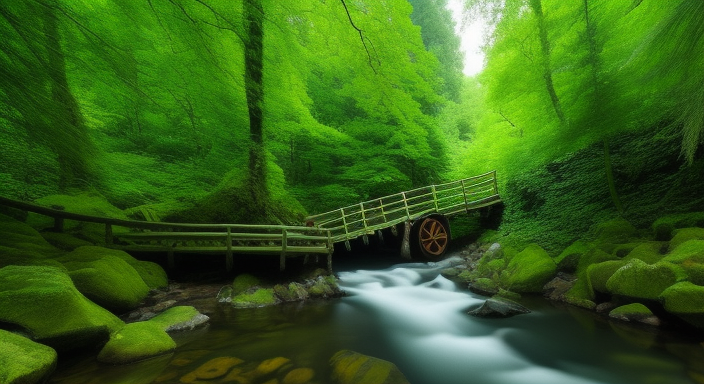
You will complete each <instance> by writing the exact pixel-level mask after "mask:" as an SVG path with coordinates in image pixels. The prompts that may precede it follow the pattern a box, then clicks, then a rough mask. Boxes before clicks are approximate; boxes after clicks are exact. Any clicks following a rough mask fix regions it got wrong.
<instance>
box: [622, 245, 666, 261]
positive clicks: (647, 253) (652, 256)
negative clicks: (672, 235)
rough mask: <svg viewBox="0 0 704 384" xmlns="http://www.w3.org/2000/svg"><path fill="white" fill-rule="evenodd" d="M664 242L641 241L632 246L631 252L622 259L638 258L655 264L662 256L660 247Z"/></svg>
mask: <svg viewBox="0 0 704 384" xmlns="http://www.w3.org/2000/svg"><path fill="white" fill-rule="evenodd" d="M665 244H666V243H662V242H653V241H651V242H647V243H641V244H639V245H638V246H637V247H635V248H633V250H632V251H631V252H629V253H628V255H627V256H626V257H624V258H623V260H626V261H628V260H633V259H638V260H640V261H644V262H646V263H648V264H655V263H657V262H658V261H660V260H661V259H662V258H663V254H662V252H661V251H662V249H663V248H664V246H665Z"/></svg>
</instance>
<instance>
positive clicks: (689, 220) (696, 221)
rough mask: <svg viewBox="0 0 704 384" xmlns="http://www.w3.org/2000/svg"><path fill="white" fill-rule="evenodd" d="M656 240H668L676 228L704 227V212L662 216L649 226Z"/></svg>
mask: <svg viewBox="0 0 704 384" xmlns="http://www.w3.org/2000/svg"><path fill="white" fill-rule="evenodd" d="M651 227H652V229H653V232H654V233H655V239H656V240H670V239H671V238H672V232H673V231H674V230H675V229H677V228H688V227H704V212H688V213H677V214H672V215H667V216H663V217H661V218H659V219H657V220H655V222H654V223H653V225H652V226H651Z"/></svg>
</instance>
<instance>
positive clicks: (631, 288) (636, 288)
mask: <svg viewBox="0 0 704 384" xmlns="http://www.w3.org/2000/svg"><path fill="white" fill-rule="evenodd" d="M683 273H684V272H683V271H682V270H681V268H678V267H677V266H676V265H674V264H671V263H667V262H662V261H661V262H658V263H655V264H653V265H648V264H647V263H646V262H644V261H641V260H638V259H633V260H630V261H628V263H627V264H626V265H624V266H623V267H621V268H619V269H618V270H616V272H614V273H613V275H611V277H610V278H609V280H608V281H607V282H606V288H607V290H608V291H609V292H611V293H612V294H614V295H619V296H624V297H629V298H632V299H636V300H639V299H644V300H656V299H657V298H658V297H659V296H660V294H661V293H662V291H664V290H665V288H667V287H669V286H671V285H673V284H675V283H676V282H677V281H678V280H679V279H680V278H682V277H683Z"/></svg>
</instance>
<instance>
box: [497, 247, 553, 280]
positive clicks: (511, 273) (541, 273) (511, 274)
mask: <svg viewBox="0 0 704 384" xmlns="http://www.w3.org/2000/svg"><path fill="white" fill-rule="evenodd" d="M556 269H557V266H556V265H555V262H554V261H553V260H552V258H551V257H550V256H549V255H548V253H547V252H545V250H544V249H543V248H541V247H540V246H539V245H537V244H531V245H529V246H528V247H526V248H525V249H524V250H523V251H521V252H519V253H518V254H516V255H515V256H514V257H513V258H511V261H510V262H509V263H508V265H507V267H506V269H505V270H504V271H503V272H502V273H501V285H502V286H504V287H505V288H506V289H508V290H510V291H513V292H542V290H543V286H544V285H545V284H546V283H547V282H548V281H550V280H551V279H552V278H553V277H554V276H555V272H556Z"/></svg>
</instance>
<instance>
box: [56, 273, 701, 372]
mask: <svg viewBox="0 0 704 384" xmlns="http://www.w3.org/2000/svg"><path fill="white" fill-rule="evenodd" d="M442 268H443V265H442V264H433V263H430V264H399V265H395V266H393V267H390V268H388V269H384V270H350V271H345V272H339V277H340V280H341V286H342V288H343V289H344V290H345V291H347V293H348V296H347V297H344V298H342V299H336V300H330V301H317V302H307V303H296V304H286V305H279V306H274V307H267V308H260V309H237V310H235V309H233V308H231V307H230V306H228V305H224V304H217V303H215V304H214V305H213V308H214V309H213V312H212V313H210V314H209V315H210V316H211V323H210V325H209V326H207V327H206V328H202V329H198V330H195V331H190V332H183V333H177V334H174V335H173V336H174V339H175V340H176V341H177V343H178V348H177V350H176V352H175V353H174V354H171V355H167V356H163V357H159V358H155V359H150V360H148V361H144V362H141V363H137V364H132V365H128V366H106V365H102V364H99V363H97V362H95V359H94V357H87V356H74V357H71V358H69V359H66V360H64V361H60V363H59V367H58V368H57V371H56V373H55V374H54V375H53V377H52V379H51V382H52V383H66V384H69V383H70V384H80V383H102V384H117V383H120V384H122V383H130V384H141V383H145V384H146V383H152V382H159V383H178V382H179V381H180V380H182V379H183V378H184V377H186V376H185V375H187V374H188V373H189V372H191V371H193V370H195V369H196V368H197V367H199V366H200V365H202V364H203V363H205V362H206V361H209V360H211V359H213V358H216V357H221V356H232V357H237V358H240V359H243V360H244V361H245V362H247V363H246V364H250V365H252V366H256V364H258V362H261V361H263V360H265V359H271V358H274V357H285V358H286V359H289V360H290V362H291V363H292V364H294V366H296V367H306V368H311V369H312V370H313V371H314V372H315V376H314V378H313V381H311V383H327V382H328V377H329V375H330V368H329V366H328V360H329V358H330V357H331V356H332V355H333V354H334V353H335V352H336V351H338V350H340V349H351V350H354V351H357V352H360V353H363V354H366V355H370V356H374V357H378V358H382V359H385V360H388V361H391V362H393V363H395V364H396V365H397V366H398V367H399V369H400V370H401V371H402V372H403V373H404V374H405V375H406V377H407V378H408V380H409V381H410V382H411V383H413V384H430V383H444V384H453V383H458V384H459V383H462V384H473V383H476V384H494V383H495V384H530V383H536V384H538V383H540V384H552V383H554V384H586V383H619V384H632V383H643V384H658V383H662V384H680V383H694V382H696V381H694V380H693V378H699V379H700V380H701V377H702V376H700V375H701V374H700V373H696V372H704V370H703V369H702V365H701V364H702V362H703V361H704V348H702V346H701V345H699V344H698V343H696V342H694V341H693V340H692V341H688V340H679V339H678V338H677V337H674V336H672V335H670V336H665V335H663V334H656V333H652V332H649V331H647V330H645V329H641V328H639V327H633V326H629V325H625V324H620V323H616V322H610V321H608V320H605V319H602V318H600V317H597V316H595V315H594V314H592V313H589V312H587V311H583V310H581V309H578V308H573V307H565V308H556V307H554V306H553V305H551V304H550V303H549V302H547V301H545V300H543V299H540V298H535V299H530V300H525V301H523V302H522V303H523V304H524V305H526V306H528V307H529V308H530V309H531V310H532V312H531V313H530V314H525V315H520V316H515V317H512V318H508V319H481V318H475V317H472V316H469V315H467V314H466V311H467V309H468V308H470V307H474V306H478V305H480V304H481V303H482V302H483V301H484V300H485V299H486V298H485V297H482V296H479V295H475V294H473V293H470V292H467V291H466V290H462V289H459V288H458V287H457V286H456V284H455V283H453V282H451V281H449V280H447V279H445V278H444V277H442V276H440V275H439V271H440V270H441V269H442ZM213 301H214V300H213ZM246 364H245V365H246ZM695 364H698V365H695ZM219 380H221V379H216V380H213V381H208V382H224V381H219Z"/></svg>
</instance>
